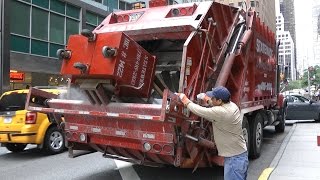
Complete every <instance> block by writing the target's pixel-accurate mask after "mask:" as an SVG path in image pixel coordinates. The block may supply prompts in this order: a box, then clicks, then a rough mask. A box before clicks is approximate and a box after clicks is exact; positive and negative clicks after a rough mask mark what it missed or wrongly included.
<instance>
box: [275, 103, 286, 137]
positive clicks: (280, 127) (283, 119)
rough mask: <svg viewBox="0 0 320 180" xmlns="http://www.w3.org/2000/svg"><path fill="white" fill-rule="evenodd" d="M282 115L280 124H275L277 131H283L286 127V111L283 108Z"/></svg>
mask: <svg viewBox="0 0 320 180" xmlns="http://www.w3.org/2000/svg"><path fill="white" fill-rule="evenodd" d="M280 113H281V114H280V115H281V117H280V119H279V124H278V125H276V126H275V130H276V132H277V133H283V132H284V130H285V128H286V112H285V110H284V108H283V109H281V112H280Z"/></svg>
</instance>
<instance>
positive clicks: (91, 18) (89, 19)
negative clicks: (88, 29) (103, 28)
mask: <svg viewBox="0 0 320 180" xmlns="http://www.w3.org/2000/svg"><path fill="white" fill-rule="evenodd" d="M86 22H87V23H90V24H92V25H97V15H96V14H93V13H91V12H89V11H87V16H86Z"/></svg>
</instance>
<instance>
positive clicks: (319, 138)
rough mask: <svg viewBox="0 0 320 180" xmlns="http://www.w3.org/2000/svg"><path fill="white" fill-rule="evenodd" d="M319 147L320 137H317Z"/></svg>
mask: <svg viewBox="0 0 320 180" xmlns="http://www.w3.org/2000/svg"><path fill="white" fill-rule="evenodd" d="M317 142H318V146H320V136H317Z"/></svg>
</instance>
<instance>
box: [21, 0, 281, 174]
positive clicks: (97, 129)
mask: <svg viewBox="0 0 320 180" xmlns="http://www.w3.org/2000/svg"><path fill="white" fill-rule="evenodd" d="M156 4H157V3H155V1H153V4H152V6H150V8H144V9H135V10H129V11H119V12H114V13H112V14H110V15H109V16H108V17H106V19H105V20H104V21H103V22H102V23H101V24H100V25H99V26H97V27H96V29H94V30H93V31H88V30H83V31H82V32H81V34H80V35H71V36H70V37H69V42H68V45H67V46H66V48H65V49H60V50H58V52H57V55H58V57H59V59H61V60H62V61H63V62H62V68H61V74H62V75H64V76H66V77H68V78H70V82H69V89H70V91H69V93H68V96H67V97H66V98H65V99H57V98H56V97H53V95H52V94H48V93H46V92H43V91H40V90H38V89H36V88H31V89H30V93H29V95H28V99H27V102H26V108H27V109H28V110H30V111H38V112H45V113H47V114H48V116H49V117H50V120H52V121H56V122H57V123H58V124H60V126H61V128H63V130H64V133H65V136H66V141H67V142H66V144H67V147H68V149H69V155H70V156H71V157H73V156H74V153H73V152H74V151H75V150H87V151H90V152H96V151H99V152H101V153H103V157H106V158H112V159H119V160H124V161H128V162H134V163H138V164H143V165H150V166H163V165H174V166H176V167H180V168H194V170H195V169H197V168H198V167H211V166H214V165H221V166H222V165H223V157H220V156H218V153H217V149H216V146H215V143H214V139H213V130H212V125H211V124H210V122H208V121H206V120H205V119H203V118H200V117H198V116H196V115H194V114H192V113H191V112H189V111H188V110H187V109H186V108H185V107H184V106H183V104H182V103H181V102H180V101H179V99H178V97H177V96H176V95H175V94H174V92H182V93H185V94H186V95H187V96H188V97H189V99H190V100H192V101H194V102H197V99H196V95H197V94H198V93H201V92H205V91H208V90H211V88H213V87H216V86H225V87H227V88H228V89H229V90H230V92H231V94H232V97H231V100H232V101H233V102H235V103H236V104H237V105H238V106H239V108H240V110H241V116H242V118H243V133H244V136H245V139H246V142H247V146H248V150H249V154H250V156H251V157H253V158H258V157H259V156H260V154H261V148H262V139H263V128H264V127H265V126H268V125H274V126H275V130H276V131H277V132H283V131H284V129H285V114H286V113H285V112H286V111H285V110H286V102H285V100H284V98H283V96H282V95H281V94H280V92H279V81H280V78H279V68H278V62H277V44H276V40H275V34H274V33H273V32H272V31H271V30H270V29H269V28H268V27H267V26H266V25H265V24H264V23H263V22H261V20H260V18H259V17H258V16H257V14H256V12H254V11H253V10H252V9H249V10H248V11H247V12H245V11H243V10H239V9H238V8H235V7H231V6H227V5H223V4H219V3H216V2H208V1H207V2H201V3H186V4H176V5H171V6H156ZM160 4H161V3H160ZM161 5H163V4H161ZM79 95H80V96H79ZM33 98H45V99H46V101H45V102H46V103H44V104H36V103H34V102H33V101H32V99H33Z"/></svg>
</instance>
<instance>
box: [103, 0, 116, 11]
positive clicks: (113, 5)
mask: <svg viewBox="0 0 320 180" xmlns="http://www.w3.org/2000/svg"><path fill="white" fill-rule="evenodd" d="M118 2H119V1H114V0H104V2H103V4H104V5H107V6H109V10H110V11H113V10H114V9H118V6H119V3H118Z"/></svg>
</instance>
